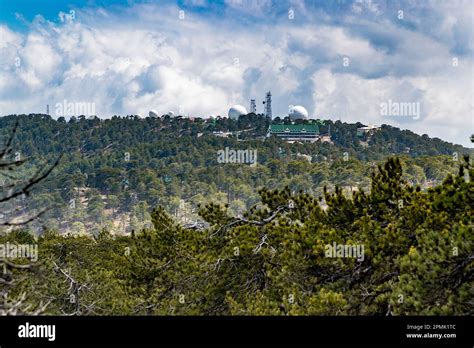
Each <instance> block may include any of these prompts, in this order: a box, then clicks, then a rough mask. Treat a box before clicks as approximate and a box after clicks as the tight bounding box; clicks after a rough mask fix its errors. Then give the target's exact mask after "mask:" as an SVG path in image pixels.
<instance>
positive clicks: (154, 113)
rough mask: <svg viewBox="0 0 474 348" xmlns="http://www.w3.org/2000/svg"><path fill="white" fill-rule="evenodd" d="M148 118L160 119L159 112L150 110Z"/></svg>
mask: <svg viewBox="0 0 474 348" xmlns="http://www.w3.org/2000/svg"><path fill="white" fill-rule="evenodd" d="M148 116H150V117H154V118H156V117H160V116H159V115H158V111H156V110H150V112H149V113H148Z"/></svg>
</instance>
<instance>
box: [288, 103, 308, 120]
mask: <svg viewBox="0 0 474 348" xmlns="http://www.w3.org/2000/svg"><path fill="white" fill-rule="evenodd" d="M289 116H290V119H291V120H293V121H294V120H307V119H308V111H307V110H306V109H305V108H304V107H302V106H301V105H296V106H293V107H292V108H291V109H290V114H289Z"/></svg>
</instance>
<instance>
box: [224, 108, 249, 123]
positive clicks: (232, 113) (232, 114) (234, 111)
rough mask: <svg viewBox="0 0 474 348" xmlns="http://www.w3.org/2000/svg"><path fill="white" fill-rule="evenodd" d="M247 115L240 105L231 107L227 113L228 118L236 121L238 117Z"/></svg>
mask: <svg viewBox="0 0 474 348" xmlns="http://www.w3.org/2000/svg"><path fill="white" fill-rule="evenodd" d="M247 114H248V112H247V109H246V108H244V107H243V106H242V105H234V106H233V107H231V108H230V109H229V113H228V115H229V118H231V119H233V120H237V119H238V118H239V116H241V115H247Z"/></svg>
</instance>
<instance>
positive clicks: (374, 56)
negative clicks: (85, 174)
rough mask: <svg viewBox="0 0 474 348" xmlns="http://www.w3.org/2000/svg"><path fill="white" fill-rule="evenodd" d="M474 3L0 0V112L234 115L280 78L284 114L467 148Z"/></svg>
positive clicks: (276, 93)
mask: <svg viewBox="0 0 474 348" xmlns="http://www.w3.org/2000/svg"><path fill="white" fill-rule="evenodd" d="M473 13H474V1H472V0H416V1H415V0H406V1H397V0H385V1H377V0H324V1H323V0H311V1H304V0H288V1H282V0H223V1H210V0H181V1H168V0H163V1H133V0H128V1H124V0H121V1H119V0H82V1H69V0H54V1H38V0H15V1H9V0H0V115H8V114H20V113H26V114H29V113H35V112H40V113H44V112H46V104H49V105H50V114H51V115H52V116H53V117H59V116H63V115H64V116H67V115H68V112H67V111H66V109H67V108H69V106H71V108H70V109H69V111H70V112H69V113H71V112H73V111H76V110H78V108H80V107H81V105H82V106H83V105H85V104H83V103H87V105H88V106H93V108H89V110H93V111H94V112H93V113H94V114H97V115H98V116H99V117H102V118H105V117H110V116H112V115H132V114H133V115H134V114H140V115H142V116H147V115H148V112H149V111H150V110H156V111H157V112H158V113H159V114H164V113H167V112H169V111H173V112H174V113H175V114H183V115H190V116H197V117H207V116H210V115H223V116H225V115H227V111H228V109H229V107H230V106H232V105H235V104H240V105H243V106H245V107H246V108H247V109H249V101H250V99H251V98H254V99H256V100H257V112H263V104H262V101H263V99H264V97H265V93H266V92H267V91H271V92H272V95H273V115H274V116H285V115H287V114H288V112H289V109H290V108H291V106H292V105H302V106H304V107H305V108H306V109H307V110H308V112H309V115H310V117H311V118H320V119H332V120H339V119H340V120H341V121H343V122H358V121H359V122H362V123H364V124H375V125H381V124H390V125H392V126H395V127H399V128H402V129H410V130H412V131H414V132H416V133H418V134H425V133H426V134H428V135H429V136H431V137H439V138H441V139H443V140H447V141H450V142H453V143H457V144H462V145H465V146H470V147H471V143H470V141H469V137H470V135H471V134H472V133H474V127H473V126H474V118H473V110H474V96H473V91H474V76H473V75H474V64H473V63H474V58H473V50H474V42H473V37H474V33H473V31H474V28H473V27H474V24H473V20H474V19H473V16H474V14H473ZM64 106H67V108H65V107H64ZM86 110H87V109H86ZM387 110H388V112H387Z"/></svg>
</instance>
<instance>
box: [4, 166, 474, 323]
mask: <svg viewBox="0 0 474 348" xmlns="http://www.w3.org/2000/svg"><path fill="white" fill-rule="evenodd" d="M473 174H474V171H473V169H472V167H471V166H470V165H469V161H468V159H466V160H465V161H464V160H463V161H462V162H461V163H460V168H459V171H458V173H457V174H456V175H448V176H447V177H446V179H445V180H444V181H443V182H442V183H441V184H440V185H439V186H436V187H434V188H431V189H428V190H427V191H426V192H423V191H421V190H420V189H419V187H414V186H412V185H410V184H409V183H407V182H406V181H405V180H404V179H403V173H402V166H401V163H400V161H399V160H398V159H395V158H390V159H388V161H387V162H386V163H385V164H383V165H380V166H378V168H377V169H376V171H375V172H374V173H373V174H372V176H371V183H370V193H367V192H364V191H362V190H361V191H359V192H355V193H354V195H353V196H352V197H349V198H348V197H346V196H345V195H344V194H343V193H342V191H341V190H340V189H339V188H337V189H336V190H335V191H334V192H328V191H326V190H325V192H324V194H323V196H322V197H316V196H313V195H312V194H309V193H305V192H292V191H291V190H290V189H289V188H284V189H283V190H267V189H262V190H261V191H260V192H259V196H260V199H261V202H260V203H259V204H257V205H255V206H254V207H252V208H251V209H249V210H248V211H246V212H245V213H244V214H243V215H242V216H240V217H235V216H233V214H231V213H230V211H229V209H228V208H226V207H225V206H222V205H221V206H219V205H216V204H206V205H205V206H201V207H200V211H199V213H200V215H201V216H202V217H203V218H204V219H205V220H206V221H207V222H208V224H209V227H208V228H206V229H204V230H199V231H197V230H194V229H186V228H183V227H182V226H180V225H179V224H177V223H176V221H175V220H174V219H173V218H172V217H170V216H169V215H168V214H167V213H166V212H165V211H164V210H163V209H162V208H160V207H158V208H156V209H155V210H154V211H153V212H152V214H151V216H152V225H151V226H150V227H149V228H146V229H144V230H142V231H139V232H135V233H132V234H131V236H113V235H111V234H110V233H108V232H107V231H102V232H100V233H99V234H98V235H97V236H95V237H89V236H71V235H64V234H62V235H60V234H58V233H57V232H56V231H54V230H48V231H46V232H45V233H43V234H42V236H40V237H39V238H35V237H33V236H32V235H31V234H30V233H28V232H25V231H21V230H18V231H16V232H12V233H10V234H6V235H3V236H1V237H0V242H1V243H2V244H6V243H19V244H22V243H23V244H36V243H38V245H39V257H40V260H41V261H40V262H38V263H31V262H28V260H27V259H22V260H16V261H15V262H16V264H12V263H6V264H5V265H6V268H5V270H6V272H4V273H3V278H4V279H3V280H4V282H3V283H2V284H3V285H2V288H3V292H4V294H6V295H5V296H4V297H2V300H1V301H2V302H0V313H2V310H3V311H4V312H7V313H13V314H23V313H41V314H51V315H473V314H474V311H473V308H474V306H473V301H474V287H473V284H474V277H473V275H474V272H473V271H474V270H473V267H474V254H473V253H474V250H473V246H474V233H473V232H472V212H473V208H472V207H473V206H474V187H473V184H472V181H471V179H472V176H473ZM321 200H324V201H325V202H326V204H327V209H322V208H321V206H320V202H321ZM333 245H346V246H349V247H354V248H357V250H361V251H362V253H358V254H353V255H348V254H342V255H339V252H337V253H333V252H329V253H328V248H329V249H330V248H331V247H332V246H333ZM22 264H25V265H27V268H26V269H23V268H21V265H22ZM12 279H13V280H15V281H12ZM0 280H2V278H1V277H0Z"/></svg>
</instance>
